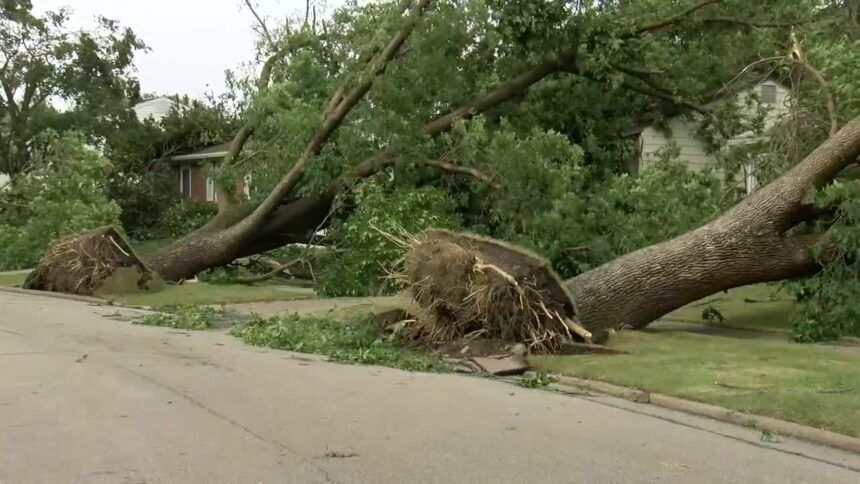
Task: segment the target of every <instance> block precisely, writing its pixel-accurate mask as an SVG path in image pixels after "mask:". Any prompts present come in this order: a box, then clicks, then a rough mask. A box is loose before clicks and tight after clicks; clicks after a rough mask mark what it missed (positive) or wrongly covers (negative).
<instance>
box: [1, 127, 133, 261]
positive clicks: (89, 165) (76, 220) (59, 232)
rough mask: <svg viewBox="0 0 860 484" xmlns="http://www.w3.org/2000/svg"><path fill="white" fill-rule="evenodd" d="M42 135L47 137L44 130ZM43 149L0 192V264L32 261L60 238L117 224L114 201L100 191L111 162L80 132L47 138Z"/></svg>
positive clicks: (110, 169)
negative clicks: (29, 167)
mask: <svg viewBox="0 0 860 484" xmlns="http://www.w3.org/2000/svg"><path fill="white" fill-rule="evenodd" d="M45 136H52V135H51V134H46V135H45ZM49 143H50V144H49V149H48V151H47V154H46V155H45V156H44V157H43V158H40V159H37V160H34V162H33V163H34V167H35V168H34V169H33V170H32V171H30V172H29V173H27V174H26V175H21V176H20V177H19V178H18V180H16V184H15V186H14V187H13V189H12V190H11V191H9V192H6V193H4V194H3V195H2V196H3V199H0V206H3V205H14V207H15V210H6V209H5V207H4V210H3V211H2V212H0V269H2V270H9V269H23V268H27V267H32V266H33V265H35V264H36V263H37V262H38V261H39V258H40V257H41V256H42V253H43V252H44V251H45V249H46V248H47V246H48V244H49V243H50V242H51V241H53V240H55V239H57V238H60V237H64V236H67V235H71V234H75V233H80V232H85V231H87V230H91V229H94V228H97V227H101V226H105V225H113V226H116V227H120V223H119V215H120V209H119V206H118V205H117V204H116V203H114V202H113V201H111V200H109V199H108V198H107V196H106V195H105V184H106V182H107V179H108V178H109V177H110V175H111V171H112V165H111V163H110V162H109V161H108V160H106V159H104V158H103V157H101V156H100V155H99V154H98V152H96V151H94V150H92V149H90V148H88V147H87V146H86V145H85V143H84V140H83V138H82V137H81V136H79V135H75V134H68V135H65V136H63V137H54V138H53V139H51V140H50V141H49Z"/></svg>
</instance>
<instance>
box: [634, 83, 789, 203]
mask: <svg viewBox="0 0 860 484" xmlns="http://www.w3.org/2000/svg"><path fill="white" fill-rule="evenodd" d="M762 86H769V87H772V88H775V89H776V96H775V102H774V103H773V104H772V105H771V109H770V111H769V113H768V115H767V117H766V118H765V129H769V128H770V127H772V126H773V125H774V124H775V123H776V122H777V120H778V119H779V118H780V117H781V116H783V115H784V114H786V113H787V112H788V110H789V106H788V101H789V91H788V90H787V89H785V88H784V87H782V86H781V85H779V84H778V83H776V82H773V81H770V80H767V81H764V82H762V83H761V84H759V87H758V88H757V89H758V90H759V95H760V96H761V93H762V92H763V91H762V89H763V88H762ZM745 95H749V94H748V93H745V94H742V95H741V96H745ZM742 100H743V98H741V100H740V102H742ZM701 119H702V116H701V115H698V114H696V115H682V116H676V117H674V118H671V119H669V120H667V121H666V123H665V125H666V126H668V128H669V129H668V130H661V129H658V128H657V127H655V126H654V125H652V126H648V127H645V128H644V129H643V130H642V131H641V133H640V134H639V140H638V141H639V149H640V151H639V153H640V154H641V158H640V167H643V168H644V167H646V166H648V165H650V164H653V163H654V162H655V161H656V160H658V159H659V158H660V155H661V154H662V153H663V152H665V151H666V150H669V149H671V148H672V147H673V146H677V148H678V149H679V151H680V159H681V160H682V161H685V162H687V163H688V165H689V167H690V168H691V169H693V170H696V171H700V170H702V169H704V168H706V167H709V166H712V165H713V164H714V163H715V161H716V160H715V158H714V157H713V156H712V155H710V154H708V152H707V147H706V145H705V143H704V141H702V140H701V138H699V136H698V135H697V131H698V127H699V123H700V122H701ZM753 139H755V138H754V137H753V136H752V133H744V134H741V135H739V136H737V137H736V138H733V139H731V140H729V141H728V144H729V145H737V144H741V143H745V142H749V141H750V140H753ZM738 181H739V182H741V183H745V184H746V185H747V186H748V187H753V188H754V187H755V185H756V183H755V180H754V173H747V174H739V176H738Z"/></svg>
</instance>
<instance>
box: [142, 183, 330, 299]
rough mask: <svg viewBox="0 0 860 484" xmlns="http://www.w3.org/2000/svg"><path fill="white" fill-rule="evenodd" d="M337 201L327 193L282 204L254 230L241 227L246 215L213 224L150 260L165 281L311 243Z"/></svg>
mask: <svg viewBox="0 0 860 484" xmlns="http://www.w3.org/2000/svg"><path fill="white" fill-rule="evenodd" d="M333 201H334V197H332V196H330V195H328V194H324V195H316V196H309V197H305V198H301V199H298V200H296V201H293V202H290V203H288V204H285V205H282V206H281V207H279V208H278V209H277V210H275V211H274V212H273V213H272V214H271V215H269V217H268V218H267V220H266V221H265V223H264V224H263V225H262V226H261V227H260V228H259V229H258V230H254V231H251V232H248V231H246V230H243V229H242V228H241V227H237V225H238V222H239V221H241V220H242V218H239V220H236V221H234V222H233V223H232V224H230V225H229V226H227V227H224V226H221V227H218V226H217V224H216V225H213V224H210V225H207V226H206V227H203V228H202V229H200V230H198V231H196V232H192V233H191V234H189V235H187V236H185V237H183V238H181V239H179V240H177V241H176V242H174V243H173V244H171V245H170V246H169V247H167V248H166V249H164V250H162V251H161V252H159V253H158V254H156V255H155V256H154V257H153V258H152V259H150V260H149V261H147V263H148V265H149V267H150V268H151V269H152V270H154V271H155V272H157V273H158V274H159V275H160V276H161V277H162V278H163V279H164V280H166V281H172V282H179V281H181V280H184V279H190V278H193V277H194V276H195V275H197V274H198V273H200V272H202V271H204V270H206V269H211V268H213V267H219V266H222V265H224V264H228V263H230V262H232V261H234V260H236V259H237V258H239V257H246V256H249V255H255V254H260V253H262V252H266V251H269V250H273V249H277V248H278V247H283V246H284V245H287V244H291V243H300V242H307V241H309V240H310V237H311V236H312V235H313V233H314V232H315V231H316V230H317V228H319V227H320V226H321V225H322V224H323V222H324V221H325V218H326V217H327V216H328V214H329V212H330V210H331V206H332V202H333Z"/></svg>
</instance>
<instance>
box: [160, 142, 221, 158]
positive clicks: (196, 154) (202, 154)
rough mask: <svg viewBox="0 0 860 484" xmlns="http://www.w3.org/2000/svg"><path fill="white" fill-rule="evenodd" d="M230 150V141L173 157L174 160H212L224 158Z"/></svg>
mask: <svg viewBox="0 0 860 484" xmlns="http://www.w3.org/2000/svg"><path fill="white" fill-rule="evenodd" d="M228 151H230V143H229V142H227V143H221V144H217V145H212V146H207V147H206V148H200V149H199V150H194V151H191V152H188V153H182V154H181V155H176V156H173V157H171V158H170V159H171V160H172V161H199V160H211V159H215V158H223V157H224V156H225V155H226V154H227V152H228Z"/></svg>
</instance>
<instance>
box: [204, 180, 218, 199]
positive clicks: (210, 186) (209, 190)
mask: <svg viewBox="0 0 860 484" xmlns="http://www.w3.org/2000/svg"><path fill="white" fill-rule="evenodd" d="M206 201H207V202H217V201H218V192H217V191H215V180H213V179H211V178H209V177H206Z"/></svg>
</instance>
